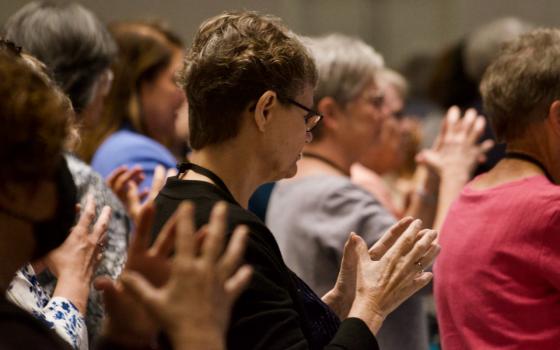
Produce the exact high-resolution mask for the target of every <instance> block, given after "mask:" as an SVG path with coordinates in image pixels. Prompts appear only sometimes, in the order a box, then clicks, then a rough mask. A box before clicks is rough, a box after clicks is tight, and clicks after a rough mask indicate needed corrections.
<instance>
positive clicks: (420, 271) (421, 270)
mask: <svg viewBox="0 0 560 350" xmlns="http://www.w3.org/2000/svg"><path fill="white" fill-rule="evenodd" d="M416 265H417V266H418V268H419V271H418V273H422V272H424V265H422V262H421V261H417V262H416Z"/></svg>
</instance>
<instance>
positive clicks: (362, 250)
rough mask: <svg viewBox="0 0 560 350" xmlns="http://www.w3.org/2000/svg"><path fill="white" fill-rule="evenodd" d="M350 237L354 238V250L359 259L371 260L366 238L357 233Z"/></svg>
mask: <svg viewBox="0 0 560 350" xmlns="http://www.w3.org/2000/svg"><path fill="white" fill-rule="evenodd" d="M350 239H352V240H354V246H355V248H354V251H355V252H356V254H357V256H358V259H359V260H362V261H363V260H367V261H370V260H371V259H370V256H369V252H368V246H367V244H366V242H365V241H364V239H363V238H362V237H360V236H358V235H357V234H353V235H352V237H350Z"/></svg>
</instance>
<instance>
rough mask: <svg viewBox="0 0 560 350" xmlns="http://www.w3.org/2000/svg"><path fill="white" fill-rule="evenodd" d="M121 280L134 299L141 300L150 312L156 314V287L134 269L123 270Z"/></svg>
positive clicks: (157, 291)
mask: <svg viewBox="0 0 560 350" xmlns="http://www.w3.org/2000/svg"><path fill="white" fill-rule="evenodd" d="M121 282H122V284H123V286H124V288H125V289H126V290H127V291H128V292H129V293H130V294H131V295H132V297H133V298H134V299H136V300H137V301H139V302H141V303H142V304H143V305H144V306H145V307H146V308H147V309H148V310H149V311H150V313H153V314H156V315H157V313H158V312H157V309H158V293H159V290H158V289H156V288H154V286H152V285H151V284H150V282H148V281H147V280H146V279H145V278H144V277H143V276H142V275H140V274H139V273H137V272H134V271H125V272H123V273H122V275H121Z"/></svg>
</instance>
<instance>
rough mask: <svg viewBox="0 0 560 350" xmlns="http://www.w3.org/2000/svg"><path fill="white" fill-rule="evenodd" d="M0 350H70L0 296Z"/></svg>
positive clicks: (44, 327) (28, 314) (57, 337)
mask: <svg viewBox="0 0 560 350" xmlns="http://www.w3.org/2000/svg"><path fill="white" fill-rule="evenodd" d="M0 349H2V350H12V349H13V350H20V349H41V350H43V349H44V350H50V349H53V350H54V349H56V350H61V349H65V350H66V349H68V350H70V349H72V348H71V347H70V344H68V343H66V342H65V341H64V340H62V338H60V337H59V336H58V335H57V334H56V333H55V332H54V331H52V330H51V329H49V328H47V326H46V325H44V324H43V323H42V322H41V321H39V320H38V319H36V318H35V317H33V316H32V315H31V314H30V313H28V312H26V311H25V310H23V309H20V308H19V307H17V306H16V305H14V304H12V303H11V302H10V301H8V300H6V298H5V297H4V295H0Z"/></svg>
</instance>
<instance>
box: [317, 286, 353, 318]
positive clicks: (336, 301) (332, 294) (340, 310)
mask: <svg viewBox="0 0 560 350" xmlns="http://www.w3.org/2000/svg"><path fill="white" fill-rule="evenodd" d="M321 300H322V301H323V302H324V303H325V304H327V305H328V306H329V307H330V308H331V309H332V310H333V311H334V313H335V314H336V315H337V316H338V318H340V319H342V320H343V319H345V318H346V317H347V316H348V312H349V311H350V308H351V306H352V305H351V302H350V303H345V302H344V298H343V297H342V296H341V295H340V293H338V290H337V289H336V286H335V288H333V289H331V290H330V291H328V292H327V294H325V295H323V297H322V298H321Z"/></svg>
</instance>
